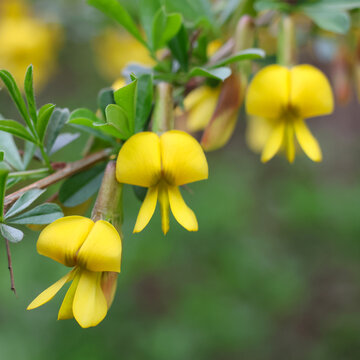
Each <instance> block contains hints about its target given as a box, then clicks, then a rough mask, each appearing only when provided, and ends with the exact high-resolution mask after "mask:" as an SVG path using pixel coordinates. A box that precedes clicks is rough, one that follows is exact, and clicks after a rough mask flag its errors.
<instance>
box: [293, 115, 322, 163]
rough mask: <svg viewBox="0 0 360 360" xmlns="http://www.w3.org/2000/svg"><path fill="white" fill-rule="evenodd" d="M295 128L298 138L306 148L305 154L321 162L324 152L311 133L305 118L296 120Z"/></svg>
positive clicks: (303, 147)
mask: <svg viewBox="0 0 360 360" xmlns="http://www.w3.org/2000/svg"><path fill="white" fill-rule="evenodd" d="M294 129H295V135H296V138H297V140H298V142H299V144H300V146H301V147H302V149H303V150H304V152H305V154H306V155H307V156H308V157H309V158H310V159H311V160H313V161H316V162H319V161H321V160H322V153H321V149H320V146H319V143H318V142H317V140H316V139H315V138H314V136H313V135H312V134H311V132H310V130H309V129H308V127H307V126H306V124H305V122H304V121H303V120H297V121H295V122H294Z"/></svg>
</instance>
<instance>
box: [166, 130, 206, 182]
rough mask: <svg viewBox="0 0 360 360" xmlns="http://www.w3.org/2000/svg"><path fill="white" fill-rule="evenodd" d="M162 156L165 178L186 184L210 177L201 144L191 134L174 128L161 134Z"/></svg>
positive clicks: (168, 180)
mask: <svg viewBox="0 0 360 360" xmlns="http://www.w3.org/2000/svg"><path fill="white" fill-rule="evenodd" d="M160 143H161V158H162V165H163V174H164V177H165V180H166V181H167V182H168V183H169V184H171V185H177V186H178V185H184V184H187V183H191V182H194V181H199V180H204V179H207V178H208V164H207V161H206V157H205V154H204V151H203V149H202V148H201V146H200V144H199V143H198V142H197V141H196V140H195V139H194V138H193V137H192V136H191V135H189V134H187V133H185V132H183V131H179V130H172V131H168V132H166V133H164V134H162V135H161V137H160Z"/></svg>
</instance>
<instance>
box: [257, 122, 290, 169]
mask: <svg viewBox="0 0 360 360" xmlns="http://www.w3.org/2000/svg"><path fill="white" fill-rule="evenodd" d="M284 132H285V123H284V122H281V123H279V124H278V125H276V126H275V127H274V129H273V130H272V132H271V134H270V136H269V138H268V139H267V141H266V144H265V147H264V149H263V151H262V154H261V161H262V162H267V161H269V160H270V159H272V158H273V157H274V156H275V154H276V153H277V152H278V151H279V149H280V146H281V144H282V142H283V139H284Z"/></svg>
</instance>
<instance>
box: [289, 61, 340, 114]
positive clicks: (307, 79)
mask: <svg viewBox="0 0 360 360" xmlns="http://www.w3.org/2000/svg"><path fill="white" fill-rule="evenodd" d="M290 71H291V81H290V84H291V85H290V86H291V90H290V103H291V105H293V107H294V108H296V109H297V110H298V111H299V116H301V117H302V118H308V117H312V116H319V115H326V114H329V113H331V112H332V111H333V108H334V100H333V94H332V90H331V86H330V84H329V81H328V79H327V78H326V76H325V75H324V74H323V73H322V72H321V71H320V70H318V69H317V68H316V67H314V66H311V65H298V66H294V67H293V68H292V69H291V70H290Z"/></svg>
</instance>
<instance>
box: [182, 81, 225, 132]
mask: <svg viewBox="0 0 360 360" xmlns="http://www.w3.org/2000/svg"><path fill="white" fill-rule="evenodd" d="M219 94H220V86H217V87H211V86H207V85H202V86H199V87H198V88H197V89H195V90H193V91H191V92H190V93H189V95H187V96H186V97H185V99H184V108H185V111H186V113H187V119H186V127H187V130H189V131H190V132H195V131H200V130H204V129H205V127H206V126H207V124H208V123H209V122H210V120H211V117H212V115H213V113H214V111H215V108H216V104H217V101H218V98H219Z"/></svg>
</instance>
